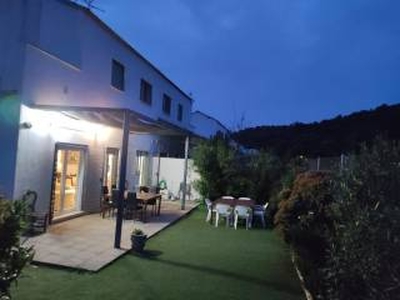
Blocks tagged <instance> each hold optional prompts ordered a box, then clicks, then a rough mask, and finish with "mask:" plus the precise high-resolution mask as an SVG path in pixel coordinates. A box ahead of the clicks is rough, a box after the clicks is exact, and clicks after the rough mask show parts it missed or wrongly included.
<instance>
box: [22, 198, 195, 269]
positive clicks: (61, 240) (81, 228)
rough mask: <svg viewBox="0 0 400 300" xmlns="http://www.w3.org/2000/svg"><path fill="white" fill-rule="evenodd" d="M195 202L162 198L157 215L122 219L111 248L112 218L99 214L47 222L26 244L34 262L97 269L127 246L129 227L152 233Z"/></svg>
mask: <svg viewBox="0 0 400 300" xmlns="http://www.w3.org/2000/svg"><path fill="white" fill-rule="evenodd" d="M196 206H197V204H195V203H187V204H186V209H185V210H181V209H180V204H179V203H178V202H163V204H162V210H161V214H160V216H148V219H147V222H146V223H142V222H140V221H132V220H124V223H123V225H122V237H121V249H115V248H114V235H115V218H104V219H103V218H101V217H100V215H99V214H91V215H85V216H81V217H79V218H76V219H72V220H68V221H64V222H61V223H58V224H55V225H51V226H50V227H49V228H48V231H47V232H46V233H45V234H42V235H39V236H35V237H31V238H29V239H28V240H27V241H26V245H29V246H31V245H32V246H34V249H35V256H34V259H33V261H34V262H38V263H45V264H51V265H56V266H63V267H69V268H74V269H82V270H88V271H93V272H97V271H99V270H100V269H101V268H103V267H105V266H106V265H108V264H110V263H111V262H112V261H114V260H115V259H117V258H118V257H120V256H122V255H123V254H125V253H126V252H128V251H129V250H130V246H131V245H130V243H131V242H130V233H131V231H132V229H133V227H136V228H140V229H142V230H143V231H144V232H145V233H146V234H147V236H148V237H152V236H154V235H155V234H157V233H158V232H160V231H161V230H163V229H164V228H166V227H167V226H169V225H170V224H172V223H174V222H176V221H177V220H179V219H180V218H182V217H183V216H184V215H186V214H188V213H189V212H190V211H191V210H193V209H194V208H195V207H196Z"/></svg>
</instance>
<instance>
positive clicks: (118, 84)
mask: <svg viewBox="0 0 400 300" xmlns="http://www.w3.org/2000/svg"><path fill="white" fill-rule="evenodd" d="M111 85H112V86H113V87H115V88H116V89H118V90H120V91H124V90H125V67H124V66H123V65H122V64H121V63H119V62H117V61H116V60H114V59H113V60H112V69H111Z"/></svg>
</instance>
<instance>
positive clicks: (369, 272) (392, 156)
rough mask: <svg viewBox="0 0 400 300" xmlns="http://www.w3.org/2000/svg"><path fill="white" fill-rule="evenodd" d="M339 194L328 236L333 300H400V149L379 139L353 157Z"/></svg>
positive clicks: (329, 293)
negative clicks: (330, 232)
mask: <svg viewBox="0 0 400 300" xmlns="http://www.w3.org/2000/svg"><path fill="white" fill-rule="evenodd" d="M350 166H351V168H350V169H349V170H347V171H346V172H343V173H342V174H340V176H339V177H338V179H337V184H336V187H335V189H334V190H333V193H334V196H335V198H336V199H337V201H336V203H335V207H334V211H335V219H334V220H335V222H334V230H333V231H332V234H331V235H330V236H329V237H328V241H329V243H328V248H327V262H326V268H325V290H326V297H327V298H328V299H350V298H351V299H355V300H357V299H371V300H372V299H398V294H399V292H400V260H399V259H398V254H399V253H400V193H399V190H398V188H399V185H400V146H399V143H397V142H390V141H385V140H382V139H381V138H378V139H376V140H375V143H374V144H373V145H372V146H371V147H367V146H366V145H363V146H362V147H361V151H360V153H359V155H358V156H356V157H352V159H351V161H350Z"/></svg>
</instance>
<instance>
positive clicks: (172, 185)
mask: <svg viewBox="0 0 400 300" xmlns="http://www.w3.org/2000/svg"><path fill="white" fill-rule="evenodd" d="M157 165H158V159H157V158H155V159H154V162H153V166H154V170H153V172H154V173H156V172H157ZM184 168H185V160H184V159H182V158H169V157H162V158H161V159H160V181H161V180H165V181H166V183H167V188H168V191H169V192H170V193H171V194H172V197H177V198H179V199H180V198H182V189H181V185H182V184H183V174H184ZM187 174H188V175H187V179H186V180H187V181H186V184H187V191H188V193H187V194H186V199H187V200H196V199H199V198H200V196H199V194H198V192H197V191H196V190H195V189H194V187H193V185H194V181H195V180H197V179H199V178H200V175H199V174H198V173H197V172H196V171H195V170H194V167H193V161H192V160H189V162H188V173H187Z"/></svg>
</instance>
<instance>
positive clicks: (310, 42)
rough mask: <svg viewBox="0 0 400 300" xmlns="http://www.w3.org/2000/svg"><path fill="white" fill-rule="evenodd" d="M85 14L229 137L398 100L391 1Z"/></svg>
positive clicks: (118, 4) (399, 51) (189, 1)
mask: <svg viewBox="0 0 400 300" xmlns="http://www.w3.org/2000/svg"><path fill="white" fill-rule="evenodd" d="M93 4H94V5H96V6H98V7H100V8H101V10H102V11H100V10H94V12H95V13H96V14H97V15H98V16H99V17H100V18H101V19H102V20H103V21H105V22H106V23H107V24H108V25H109V26H110V27H111V28H113V29H114V30H115V31H116V32H117V33H118V34H119V35H120V36H121V37H123V38H124V39H125V40H127V41H128V42H129V43H130V44H131V45H132V46H133V47H134V48H135V49H136V50H138V51H139V52H140V53H141V54H143V55H144V56H145V57H146V58H147V59H148V60H150V61H151V62H152V63H153V64H154V65H155V66H157V67H158V68H159V69H160V70H161V71H162V72H163V73H164V74H165V75H167V76H168V77H169V78H170V79H171V80H172V81H173V82H175V83H176V84H177V85H178V86H179V87H180V88H182V90H184V91H185V92H187V93H191V94H192V96H193V98H194V100H195V102H194V110H201V111H203V112H205V113H206V114H208V115H211V116H213V117H215V118H217V119H218V120H220V121H221V122H222V123H223V124H225V125H226V126H227V127H228V128H230V129H237V128H243V127H253V126H258V125H284V124H291V123H294V122H303V123H308V122H314V121H320V120H324V119H329V118H332V117H335V116H337V115H339V114H340V115H347V114H349V113H352V112H355V111H359V110H365V109H372V108H375V107H377V106H379V105H381V104H384V103H386V104H395V103H399V102H400V101H399V100H400V17H399V11H400V1H398V0H393V1H391V0H331V1H328V0H146V1H143V0H95V1H94V3H93Z"/></svg>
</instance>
